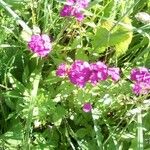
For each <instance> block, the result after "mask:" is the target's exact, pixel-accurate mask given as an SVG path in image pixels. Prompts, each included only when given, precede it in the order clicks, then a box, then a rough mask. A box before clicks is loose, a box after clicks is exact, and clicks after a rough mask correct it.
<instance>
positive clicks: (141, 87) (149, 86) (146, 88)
mask: <svg viewBox="0 0 150 150" xmlns="http://www.w3.org/2000/svg"><path fill="white" fill-rule="evenodd" d="M133 92H134V93H135V94H137V95H139V94H148V93H149V92H150V83H146V82H139V83H135V84H134V85H133Z"/></svg>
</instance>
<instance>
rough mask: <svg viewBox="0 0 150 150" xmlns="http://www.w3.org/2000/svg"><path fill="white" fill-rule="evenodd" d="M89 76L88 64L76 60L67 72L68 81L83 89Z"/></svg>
mask: <svg viewBox="0 0 150 150" xmlns="http://www.w3.org/2000/svg"><path fill="white" fill-rule="evenodd" d="M90 75H91V70H90V65H89V63H88V62H83V61H81V60H76V61H75V62H74V63H73V64H72V65H71V67H70V70H69V71H68V77H69V79H70V81H71V82H72V83H73V84H75V85H77V86H79V87H81V88H83V87H84V86H85V84H86V83H87V81H88V80H89V77H90Z"/></svg>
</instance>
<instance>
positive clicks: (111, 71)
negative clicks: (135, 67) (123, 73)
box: [108, 68, 120, 81]
mask: <svg viewBox="0 0 150 150" xmlns="http://www.w3.org/2000/svg"><path fill="white" fill-rule="evenodd" d="M119 72H120V69H119V68H108V75H109V76H111V78H112V80H114V81H118V80H119V79H120V73H119Z"/></svg>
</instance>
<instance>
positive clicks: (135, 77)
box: [131, 67, 149, 82]
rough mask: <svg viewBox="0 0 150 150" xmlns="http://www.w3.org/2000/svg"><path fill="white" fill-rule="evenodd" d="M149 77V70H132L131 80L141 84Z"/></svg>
mask: <svg viewBox="0 0 150 150" xmlns="http://www.w3.org/2000/svg"><path fill="white" fill-rule="evenodd" d="M147 76H149V72H148V69H147V68H144V67H143V68H134V69H132V70H131V80H132V81H136V82H140V81H143V79H144V78H146V77H147Z"/></svg>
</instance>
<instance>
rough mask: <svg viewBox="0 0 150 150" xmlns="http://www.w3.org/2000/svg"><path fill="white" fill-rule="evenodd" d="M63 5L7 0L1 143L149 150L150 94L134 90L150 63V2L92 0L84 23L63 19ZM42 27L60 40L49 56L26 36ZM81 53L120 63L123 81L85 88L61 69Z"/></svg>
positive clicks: (1, 15) (1, 29)
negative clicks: (133, 74) (136, 77)
mask: <svg viewBox="0 0 150 150" xmlns="http://www.w3.org/2000/svg"><path fill="white" fill-rule="evenodd" d="M63 4H64V1H60V0H59V1H58V0H38V1H36V0H23V1H21V0H6V1H3V0H0V24H1V26H0V34H1V36H0V57H1V59H0V149H4V150H15V149H23V150H30V149H31V150H32V149H33V150H34V149H37V150H38V149H39V150H49V149H50V150H57V149H62V150H67V149H73V150H90V149H92V150H128V149H129V150H149V149H150V125H149V119H150V110H149V106H150V102H149V95H144V96H139V97H138V96H136V95H135V94H134V93H132V88H131V85H132V83H131V82H130V81H129V78H128V77H129V75H130V70H131V69H132V68H133V67H139V66H145V67H147V68H150V51H149V50H150V35H149V33H150V26H149V24H143V23H142V22H140V21H138V20H137V19H136V18H135V15H136V14H137V13H138V12H142V11H144V12H147V13H149V14H150V2H149V1H144V2H143V0H120V1H117V0H93V1H91V2H90V4H89V7H88V8H87V9H86V10H85V11H84V13H85V14H86V16H85V19H84V21H83V22H81V23H79V22H77V21H76V20H75V18H62V17H60V9H61V8H62V6H63ZM35 26H36V27H38V28H40V30H41V32H42V33H46V34H48V35H49V36H50V38H51V41H52V45H53V47H52V51H51V53H50V54H49V55H48V56H47V57H45V58H43V59H40V58H37V57H34V56H33V54H32V53H31V52H30V51H29V49H28V46H27V42H26V41H25V40H24V38H25V37H24V36H27V35H28V34H32V32H33V28H34V27H35ZM23 32H24V33H25V34H24V35H22V34H23ZM76 59H82V60H86V61H88V62H95V61H98V60H100V61H105V63H106V64H107V65H109V66H117V67H120V68H121V71H122V73H121V80H120V81H119V82H117V83H112V82H110V81H106V82H101V83H99V84H98V86H95V87H93V86H91V85H90V84H88V85H87V86H86V87H85V88H84V89H78V88H77V87H75V86H74V85H72V84H71V83H70V82H68V81H67V80H64V79H61V78H58V77H57V76H56V75H55V71H56V68H57V66H58V65H59V64H60V63H62V62H67V63H68V64H71V63H72V62H73V61H74V60H76ZM106 95H108V97H106ZM105 97H106V98H105ZM87 101H88V102H91V103H92V104H93V110H92V112H91V113H85V112H83V111H82V105H83V104H84V103H85V102H87Z"/></svg>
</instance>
